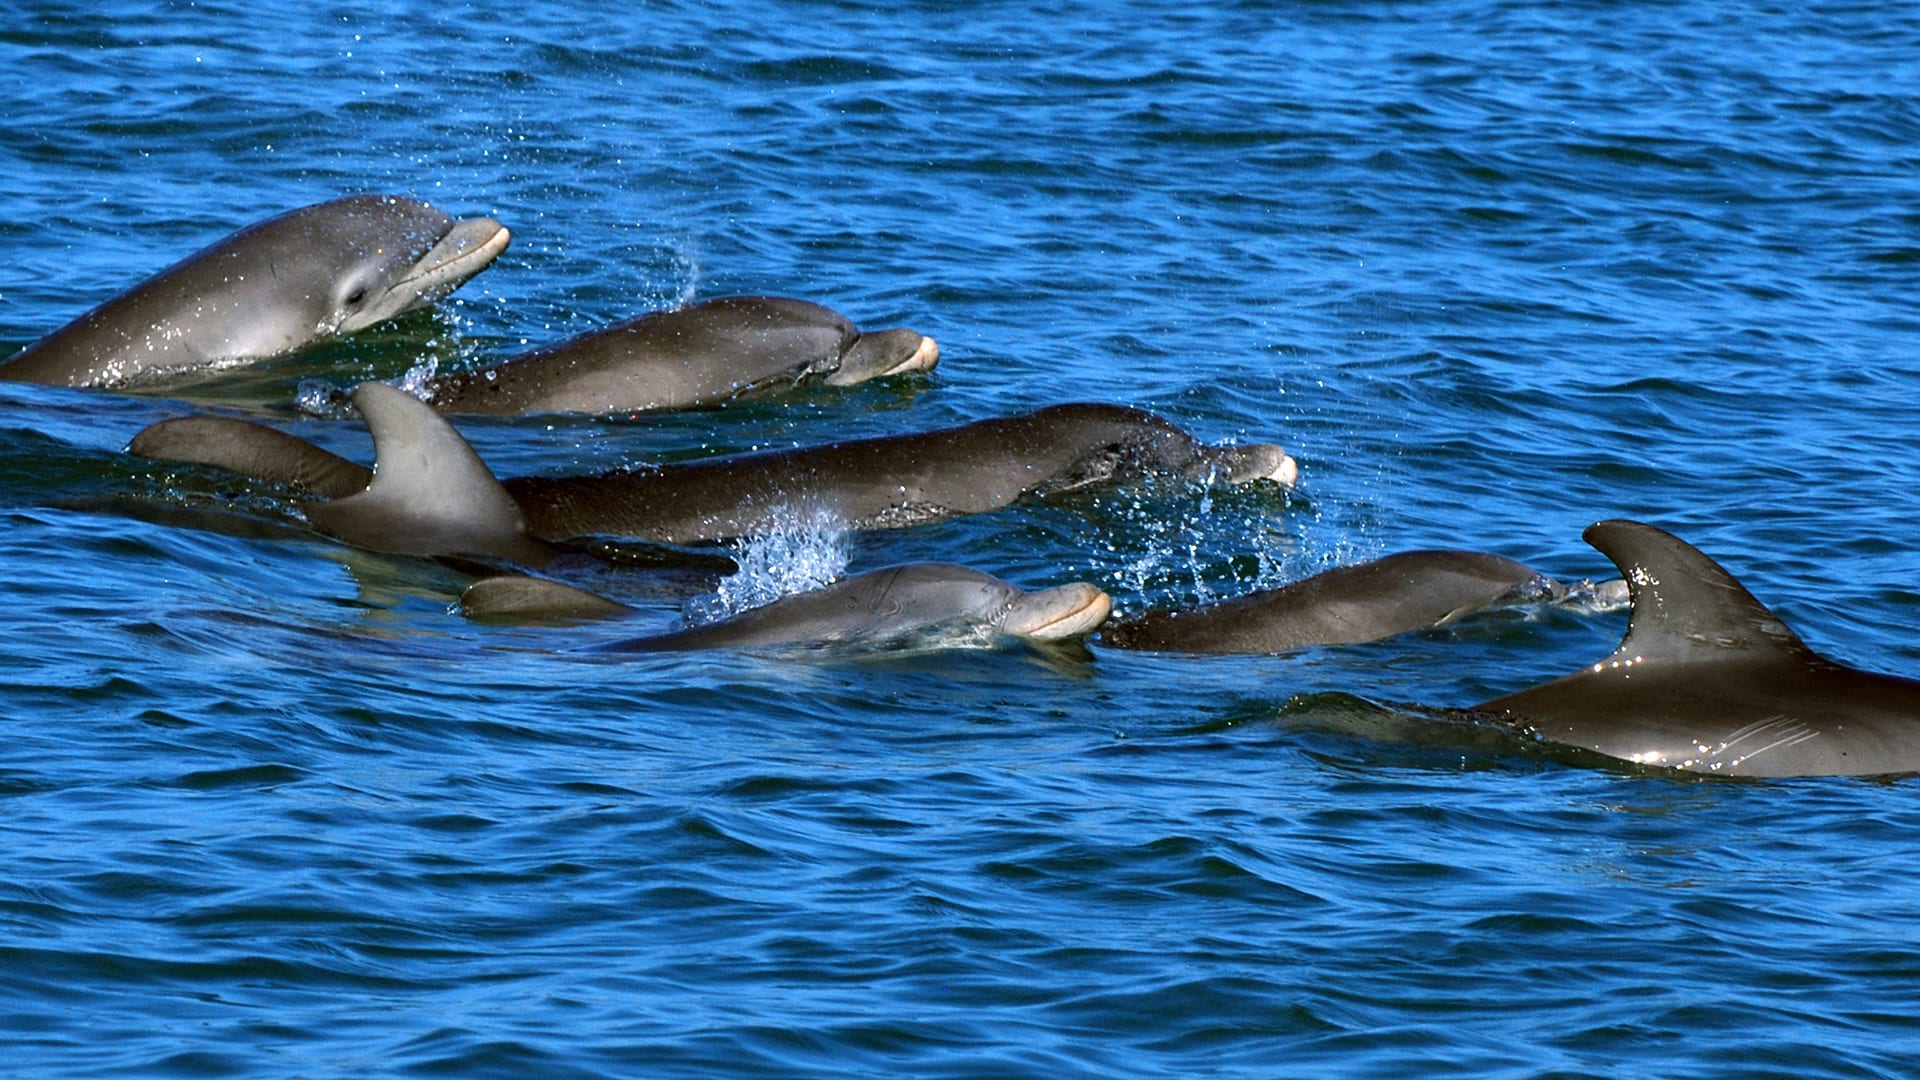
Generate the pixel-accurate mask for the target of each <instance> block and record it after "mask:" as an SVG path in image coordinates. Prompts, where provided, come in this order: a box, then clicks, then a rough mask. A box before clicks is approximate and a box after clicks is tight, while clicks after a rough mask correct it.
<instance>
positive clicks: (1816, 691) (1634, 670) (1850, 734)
mask: <svg viewBox="0 0 1920 1080" xmlns="http://www.w3.org/2000/svg"><path fill="white" fill-rule="evenodd" d="M1583 535H1584V536H1585V538H1586V540H1587V542H1588V543H1590V544H1592V545H1593V546H1594V547H1596V548H1598V549H1599V550H1600V551H1601V553H1602V554H1604V555H1606V556H1607V558H1609V559H1611V560H1613V562H1614V565H1616V566H1618V567H1619V568H1620V570H1621V572H1622V573H1623V574H1625V575H1626V579H1627V587H1628V589H1629V591H1630V592H1631V594H1632V597H1633V613H1632V615H1631V616H1630V617H1629V619H1628V623H1627V633H1626V637H1625V638H1624V639H1622V640H1621V642H1620V647H1619V648H1618V649H1616V650H1615V651H1614V653H1613V655H1612V656H1609V657H1607V658H1606V659H1604V660H1601V661H1600V662H1598V663H1596V664H1594V665H1592V666H1591V667H1588V668H1584V669H1582V670H1580V671H1576V672H1574V673H1573V674H1571V675H1567V676H1565V677H1564V678H1560V679H1555V680H1554V681H1552V682H1548V683H1544V684H1542V685H1539V686H1535V687H1532V688H1530V689H1526V690H1522V691H1520V692H1518V693H1515V694H1508V695H1507V696H1505V697H1499V698H1495V699H1493V700H1492V701H1488V702H1484V703H1482V704H1480V705H1478V706H1475V707H1474V710H1473V711H1474V713H1475V714H1477V715H1480V716H1482V717H1485V718H1490V719H1492V720H1494V721H1496V722H1498V723H1500V724H1503V725H1506V726H1510V727H1517V728H1520V729H1522V730H1525V731H1527V732H1530V733H1532V734H1533V735H1535V736H1537V737H1539V738H1541V739H1543V740H1547V741H1549V742H1555V743H1562V744H1565V745H1569V746H1576V747H1582V748H1585V749H1588V750H1595V751H1598V752H1600V753H1602V754H1606V755H1608V756H1610V757H1615V758H1621V759H1624V760H1626V761H1631V762H1635V763H1638V764H1642V765H1656V766H1665V767H1668V768H1674V769H1683V770H1686V771H1689V772H1699V773H1717V774H1722V775H1730V776H1842V775H1875V774H1885V773H1908V772H1915V771H1920V681H1915V680H1913V679H1905V678H1900V677H1898V676H1894V675H1882V674H1879V673H1876V672H1870V671H1861V670H1858V669H1855V668H1849V667H1844V666H1842V665H1840V664H1836V663H1834V662H1833V661H1831V660H1828V659H1827V658H1825V657H1823V656H1821V655H1820V654H1819V653H1816V652H1814V651H1813V650H1812V649H1810V648H1808V647H1807V645H1806V644H1805V643H1804V642H1802V641H1801V640H1800V638H1799V636H1798V635H1796V634H1795V633H1794V632H1793V631H1792V630H1790V629H1788V628H1787V625H1786V624H1785V623H1783V622H1781V621H1780V619H1779V618H1778V617H1777V616H1775V615H1774V614H1773V612H1771V611H1769V610H1767V608H1766V607H1765V606H1763V605H1762V604H1761V603H1760V602H1759V601H1758V600H1756V599H1754V598H1753V595H1752V594H1751V593H1749V592H1747V590H1746V589H1745V588H1744V587H1743V586H1741V584H1740V582H1739V581H1737V580H1735V579H1734V577H1733V575H1732V574H1729V573H1728V572H1727V571H1726V570H1724V569H1722V568H1721V567H1720V565H1719V564H1718V563H1716V562H1714V561H1713V560H1712V559H1710V558H1708V557H1707V556H1705V555H1703V554H1701V553H1700V552H1699V551H1698V550H1696V549H1695V548H1693V547H1692V546H1691V545H1689V544H1687V543H1686V542H1685V541H1683V540H1680V539H1679V538H1678V537H1675V536H1672V535H1671V534H1668V533H1666V532H1662V531H1661V530H1659V529H1656V528H1654V527H1653V526H1651V525H1643V524H1641V523H1639V522H1637V521H1602V522H1599V523H1598V524H1595V525H1591V526H1589V527H1588V528H1587V530H1586V532H1585V533H1584V534H1583Z"/></svg>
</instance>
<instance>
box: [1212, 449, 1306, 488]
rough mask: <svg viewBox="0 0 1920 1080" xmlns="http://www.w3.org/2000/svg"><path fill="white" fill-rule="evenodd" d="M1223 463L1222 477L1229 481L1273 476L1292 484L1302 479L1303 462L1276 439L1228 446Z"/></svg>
mask: <svg viewBox="0 0 1920 1080" xmlns="http://www.w3.org/2000/svg"><path fill="white" fill-rule="evenodd" d="M1221 463H1222V464H1224V465H1225V466H1226V468H1225V469H1224V470H1223V474H1222V478H1223V479H1225V480H1226V481H1227V482H1228V483H1229V484H1250V483H1252V482H1253V481H1255V480H1271V481H1273V482H1274V483H1276V484H1279V485H1280V486H1281V487H1286V488H1290V487H1292V486H1293V485H1295V484H1297V483H1299V482H1300V463H1299V462H1297V461H1295V460H1293V458H1292V457H1290V456H1288V454H1287V452H1286V451H1285V450H1282V449H1280V448H1279V447H1277V446H1275V445H1273V444H1272V443H1248V444H1247V445H1245V446H1230V447H1227V448H1226V452H1225V454H1224V455H1223V457H1222V458H1221Z"/></svg>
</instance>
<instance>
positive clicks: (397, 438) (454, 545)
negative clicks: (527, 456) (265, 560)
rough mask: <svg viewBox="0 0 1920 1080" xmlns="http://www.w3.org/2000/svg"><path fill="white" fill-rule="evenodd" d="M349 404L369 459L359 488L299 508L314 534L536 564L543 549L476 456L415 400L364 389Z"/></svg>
mask: <svg viewBox="0 0 1920 1080" xmlns="http://www.w3.org/2000/svg"><path fill="white" fill-rule="evenodd" d="M353 407H354V408H356V409H358V410H359V411H360V415H361V416H362V417H364V418H365V419H366V421H367V430H368V431H370V432H372V434H373V441H374V446H375V448H376V452H377V454H378V460H377V461H376V463H375V465H374V469H373V479H372V482H371V483H369V484H368V485H367V488H366V490H364V491H361V492H358V493H357V494H353V495H349V496H347V497H345V498H340V499H332V500H329V501H326V502H313V503H308V504H307V505H306V513H307V520H308V521H309V522H311V523H312V524H313V526H314V527H315V528H316V529H319V530H320V531H321V532H323V533H326V534H327V535H329V536H332V537H335V538H336V539H340V540H344V541H346V542H347V543H349V544H354V545H357V546H359V547H364V548H369V549H372V550H374V551H386V552H392V553H394V554H398V555H470V556H483V557H490V558H499V559H507V560H510V561H512V562H517V563H523V564H526V565H530V566H544V565H546V563H547V562H548V561H550V560H551V559H552V557H553V554H554V552H553V550H552V549H551V548H549V547H547V546H546V545H544V544H541V543H539V542H538V541H536V540H534V539H533V538H532V537H530V536H529V535H528V534H527V522H526V518H525V516H524V515H522V514H521V512H520V507H519V506H518V505H517V504H515V502H514V501H513V498H512V496H510V495H508V494H507V492H506V489H504V488H502V487H501V486H500V482H499V481H498V480H495V479H494V477H493V474H492V473H491V472H488V471H487V467H486V465H485V464H483V463H482V462H481V461H480V457H479V455H477V454H475V453H474V452H473V448H472V447H471V446H469V445H467V441H466V440H465V439H463V438H461V437H460V433H459V432H457V431H455V430H454V429H453V425H451V424H449V423H447V422H446V420H444V419H443V418H441V417H440V415H439V414H437V413H435V412H433V411H432V410H430V409H427V408H426V406H424V405H422V404H421V403H420V399H419V398H416V397H414V396H413V395H412V394H409V393H407V392H406V391H405V390H399V389H396V388H394V387H391V386H388V385H387V384H385V383H364V384H362V385H361V386H360V387H359V388H358V389H356V390H355V391H354V392H353Z"/></svg>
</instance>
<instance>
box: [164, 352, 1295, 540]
mask: <svg viewBox="0 0 1920 1080" xmlns="http://www.w3.org/2000/svg"><path fill="white" fill-rule="evenodd" d="M353 401H354V404H355V405H356V407H359V408H360V409H361V411H362V413H363V414H364V413H368V412H369V410H372V411H373V412H374V413H375V414H377V415H378V417H379V419H378V421H377V422H376V419H375V416H374V415H369V416H368V427H369V428H370V430H371V431H372V433H373V439H374V453H375V456H376V458H377V459H378V464H377V468H376V470H374V471H372V472H369V471H367V470H366V469H365V467H364V466H357V465H355V464H354V463H352V462H349V461H347V460H345V459H343V458H340V457H339V456H337V455H335V454H332V453H329V452H328V451H325V450H322V449H320V448H319V447H315V446H312V445H311V444H308V443H306V442H303V441H301V440H299V439H296V438H293V437H292V436H288V435H284V434H281V433H279V432H276V431H273V430H272V429H269V428H264V427H261V426H260V425H257V424H252V423H250V422H248V421H244V420H237V419H232V418H227V417H216V416H203V417H190V418H185V419H179V420H165V421H161V422H160V423H158V424H155V425H152V426H151V427H148V428H147V429H146V430H144V431H142V432H140V433H139V434H138V435H136V436H135V437H134V439H133V441H132V442H131V443H130V444H129V446H128V450H129V451H130V452H132V453H135V454H139V455H141V456H143V457H152V458H156V459H160V460H169V461H185V462H192V463H196V464H202V465H212V466H216V467H219V468H225V469H229V470H232V471H235V472H240V473H243V474H246V475H249V476H254V477H257V478H260V479H265V480H271V481H276V482H285V483H300V484H304V485H306V486H308V487H309V489H310V490H313V491H314V492H315V494H319V495H323V496H326V497H329V498H335V499H343V498H345V497H354V498H357V493H358V492H360V490H361V489H362V488H366V489H367V490H372V488H369V487H368V484H367V483H366V482H365V481H363V480H362V479H361V478H362V477H372V478H374V480H373V485H372V486H373V487H380V486H381V484H380V481H379V479H378V477H380V476H381V475H382V474H384V475H385V476H386V477H387V481H388V483H390V484H391V485H392V488H391V490H394V491H405V490H414V489H415V488H419V489H420V490H421V491H422V492H423V497H424V492H425V491H426V489H427V488H428V487H430V482H429V481H426V480H416V479H414V478H413V474H415V473H418V472H423V471H431V470H432V469H434V468H435V467H436V463H437V462H438V461H440V459H441V457H442V456H443V455H445V456H446V457H447V458H448V460H449V461H452V460H456V459H457V460H458V461H459V462H460V463H461V476H462V482H461V485H460V487H459V488H458V489H457V490H458V491H459V492H461V493H462V494H452V493H447V494H443V495H441V496H439V497H438V498H437V501H436V502H435V503H434V505H435V506H436V507H439V508H441V510H442V511H444V512H445V513H447V514H452V513H454V511H455V509H456V507H459V506H464V507H465V508H466V510H467V511H469V512H470V514H471V515H473V516H472V519H471V520H468V521H467V522H466V523H465V524H464V525H462V526H461V529H462V530H463V531H462V532H461V533H460V535H465V536H469V537H473V536H480V535H483V534H484V535H487V536H492V537H495V538H496V539H498V538H501V537H505V536H508V535H511V534H515V533H516V532H524V533H525V534H526V535H528V536H531V537H534V538H538V539H540V540H546V541H556V542H557V541H567V540H575V539H580V538H586V537H623V538H627V539H632V540H643V541H651V542H656V543H666V544H692V543H702V542H709V541H716V540H724V539H729V538H732V537H738V536H746V535H752V534H756V533H763V532H767V531H769V530H772V529H776V528H779V527H781V526H782V525H786V524H791V523H792V522H793V521H794V520H796V519H798V520H812V519H813V518H814V517H815V516H816V515H826V516H827V517H829V518H830V519H832V520H834V521H837V522H839V523H841V524H844V525H845V526H847V527H849V528H858V529H877V528H893V527H900V526H906V525H913V524H918V523H922V522H929V521H935V520H939V519H941V518H945V517H950V516H953V515H956V514H970V513H982V512H985V511H989V510H996V509H999V508H1001V507H1004V506H1006V505H1008V504H1010V503H1012V502H1013V501H1014V500H1016V499H1019V498H1021V497H1023V496H1027V495H1047V494H1053V493H1056V492H1061V491H1067V490H1072V489H1074V488H1079V487H1084V486H1086V485H1090V484H1095V483H1100V482H1104V481H1110V480H1115V479H1120V478H1124V477H1127V476H1133V475H1140V474H1143V473H1148V472H1155V471H1159V472H1171V473H1176V474H1179V475H1184V476H1188V477H1192V478H1194V479H1197V480H1205V479H1209V478H1213V479H1219V480H1221V481H1225V482H1229V483H1248V482H1251V481H1254V480H1274V481H1277V482H1279V483H1281V484H1283V485H1291V484H1292V483H1293V482H1294V480H1295V479H1296V478H1297V476H1298V466H1296V465H1295V463H1294V461H1293V459H1292V458H1290V457H1288V456H1287V455H1286V454H1285V453H1284V452H1283V451H1282V450H1281V449H1280V448H1279V447H1277V446H1274V445H1271V444H1268V443H1251V444H1247V445H1242V446H1224V447H1212V446H1205V445H1202V444H1201V443H1199V442H1197V441H1195V440H1194V439H1193V437H1192V436H1190V435H1188V434H1187V433H1186V432H1184V431H1182V430H1180V429H1179V428H1178V427H1176V426H1174V425H1173V424H1171V423H1169V422H1167V421H1166V420H1163V419H1161V418H1160V417H1157V416H1155V415H1153V414H1152V413H1146V412H1141V411H1140V410H1138V409H1129V408H1124V407H1121V406H1114V405H1056V406H1052V407H1050V408H1045V409H1041V410H1038V411H1036V412H1032V413H1027V414H1024V415H1021V416H1014V417H1007V418H1003V419H997V420H982V421H979V422H977V423H973V424H966V425H963V426H960V427H954V428H941V429H936V430H933V431H926V432H917V433H913V434H907V435H888V436H881V437H878V438H871V439H855V440H851V441H847V442H839V443H827V444H824V445H819V446H808V447H799V448H796V449H792V450H770V451H764V452H761V453H754V454H736V455H730V456H726V457H720V458H711V459H707V460H702V461H690V462H681V463H678V464H673V465H667V466H663V467H660V468H657V469H639V470H632V471H624V472H610V473H603V474H600V475H595V476H560V477H518V478H514V479H509V480H506V481H505V482H504V483H495V484H492V485H490V486H491V487H498V488H499V489H501V490H502V491H503V492H504V493H505V494H506V495H507V496H508V497H509V498H508V501H507V502H506V503H502V502H500V501H499V500H498V499H496V498H494V497H493V496H492V495H490V494H488V495H482V494H481V492H482V490H483V489H485V488H487V487H489V485H486V484H483V483H482V482H481V481H480V479H479V474H480V473H484V472H485V467H484V466H481V465H479V461H478V458H472V460H471V461H470V462H469V461H468V458H469V457H471V455H472V451H471V450H470V449H467V448H466V444H465V440H463V439H461V437H460V435H459V433H458V432H456V431H455V430H454V429H453V427H452V425H450V424H449V423H448V422H447V420H446V418H445V417H443V416H441V415H439V414H438V413H436V412H434V411H433V410H432V409H431V408H429V407H428V406H426V405H424V404H422V403H421V402H420V401H419V399H417V398H415V397H413V396H412V395H410V394H408V393H406V392H405V391H402V390H398V389H396V388H394V387H391V386H387V385H385V384H382V383H366V384H364V385H362V386H360V387H359V388H358V389H356V390H355V391H354V393H353ZM456 443H457V444H458V445H459V446H460V448H461V449H463V450H464V451H465V453H464V455H456V454H453V452H452V450H450V449H449V448H450V447H452V446H453V445H454V444H456ZM475 468H477V469H478V472H475V471H474V469H475ZM488 479H489V480H490V479H491V476H490V475H489V476H488ZM315 505H322V504H315ZM357 505H358V506H360V507H361V508H363V509H362V510H360V511H355V513H356V514H362V513H364V512H365V511H370V510H372V509H373V508H376V507H377V508H378V511H379V512H378V513H365V516H358V517H356V518H355V520H354V522H353V524H352V525H351V526H348V524H347V522H346V520H345V519H344V518H343V517H335V518H334V519H333V520H332V521H331V523H326V522H322V521H321V520H320V518H314V520H315V521H316V523H317V524H320V525H321V527H322V528H323V529H324V530H326V531H330V532H333V533H334V535H335V536H337V537H338V538H339V539H342V540H345V541H347V542H348V543H357V544H361V545H362V546H366V547H373V548H377V549H382V550H392V548H390V547H385V546H383V544H384V542H385V541H384V539H383V538H384V537H387V536H391V535H410V534H412V533H413V532H414V531H415V530H414V528H413V526H411V525H409V524H408V523H407V521H406V518H407V516H408V514H409V513H410V512H411V506H412V505H413V504H412V503H411V502H410V501H409V500H407V499H368V500H364V501H362V502H361V503H359V504H357ZM509 505H511V506H514V507H515V508H517V510H518V513H519V515H520V518H519V522H518V524H516V523H515V521H513V520H512V519H510V517H509V516H508V515H507V514H506V508H507V507H508V506H509ZM382 515H386V516H388V518H389V520H385V521H382V520H381V516H382ZM487 515H494V516H493V520H491V521H483V520H480V519H481V518H482V517H485V516H487ZM329 516H330V515H329V514H328V513H327V512H325V511H322V512H321V515H320V517H321V518H327V517H329ZM309 517H310V518H312V517H313V515H312V514H311V513H310V514H309ZM339 527H349V528H350V529H351V531H350V532H339V531H334V530H335V529H336V528H339ZM423 535H433V533H432V532H431V530H429V531H428V532H427V533H425V534H423ZM448 535H452V534H448ZM409 546H417V545H413V544H412V542H411V541H409ZM410 553H414V554H421V553H422V552H410ZM454 553H455V552H446V553H445V554H454ZM463 553H464V554H483V553H484V552H478V551H468V552H463Z"/></svg>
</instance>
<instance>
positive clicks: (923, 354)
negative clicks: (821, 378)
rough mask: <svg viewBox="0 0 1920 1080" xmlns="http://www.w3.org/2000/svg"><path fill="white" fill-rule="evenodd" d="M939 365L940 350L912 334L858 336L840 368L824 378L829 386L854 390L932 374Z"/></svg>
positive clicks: (888, 332)
mask: <svg viewBox="0 0 1920 1080" xmlns="http://www.w3.org/2000/svg"><path fill="white" fill-rule="evenodd" d="M939 362H940V346H939V344H938V343H936V342H935V341H934V340H933V339H932V338H930V337H926V336H924V335H922V334H920V333H919V332H917V331H914V330H907V329H899V330H880V331H876V332H875V333H871V334H861V335H860V339H859V340H858V341H855V342H854V343H853V348H851V349H848V350H847V355H846V357H845V358H844V359H843V360H841V362H840V367H839V368H838V369H836V370H835V371H834V372H833V374H831V375H828V376H827V385H828V386H853V385H855V384H857V383H863V382H866V381H867V380H868V379H884V378H886V377H887V376H889V375H910V374H913V373H915V372H920V371H932V370H933V368H934V365H936V364H938V363H939Z"/></svg>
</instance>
